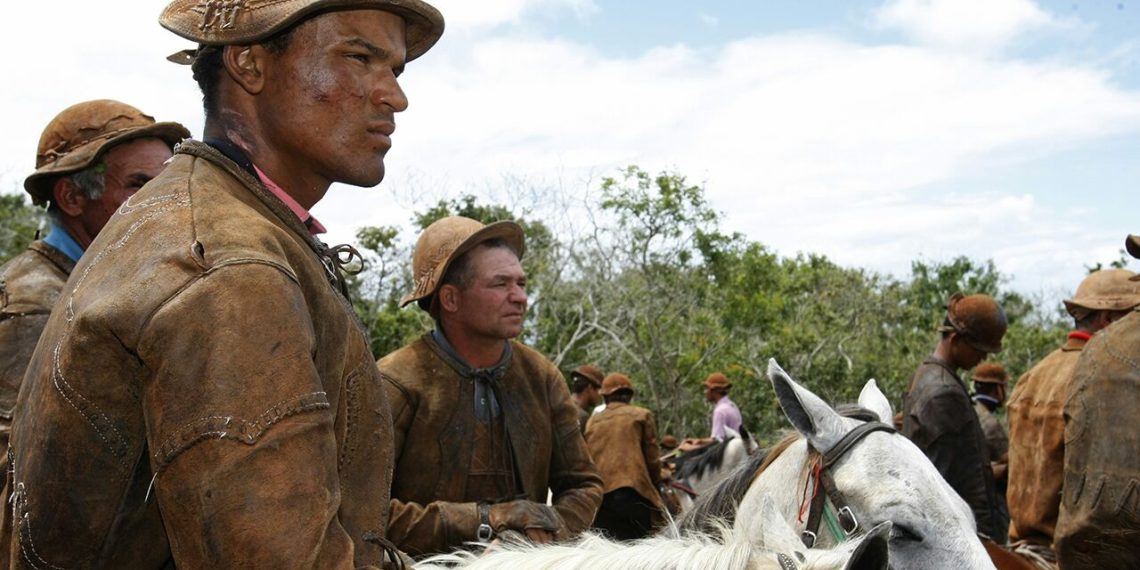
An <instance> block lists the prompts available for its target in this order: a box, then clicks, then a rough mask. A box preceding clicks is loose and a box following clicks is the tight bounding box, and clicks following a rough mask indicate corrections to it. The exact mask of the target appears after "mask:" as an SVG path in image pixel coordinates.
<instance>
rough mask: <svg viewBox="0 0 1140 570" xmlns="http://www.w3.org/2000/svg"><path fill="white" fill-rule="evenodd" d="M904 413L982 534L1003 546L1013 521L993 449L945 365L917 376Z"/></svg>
mask: <svg viewBox="0 0 1140 570" xmlns="http://www.w3.org/2000/svg"><path fill="white" fill-rule="evenodd" d="M910 386H911V389H910V393H908V394H907V396H906V403H905V404H904V407H903V430H902V433H903V435H905V436H907V437H908V438H910V440H911V441H913V442H914V444H915V445H917V446H918V448H919V449H921V450H922V452H923V453H925V454H926V456H927V457H928V458H930V462H931V463H933V464H934V466H935V467H936V468H937V469H938V472H939V473H941V474H942V477H943V478H944V479H946V482H947V483H949V484H950V486H951V487H953V488H954V490H955V491H957V492H958V494H959V495H960V496H961V497H962V498H963V499H965V501H966V503H967V504H969V505H970V510H972V511H973V512H974V520H975V521H976V522H977V525H978V532H980V533H982V534H985V535H986V536H988V537H990V538H992V539H994V540H995V541H997V542H999V543H1004V542H1005V540H1006V533H1007V532H1008V528H1009V519H1008V518H1007V517H1006V516H1004V514H1003V513H1002V507H1001V503H1000V501H999V499H998V496H997V491H996V488H995V484H994V476H993V470H992V469H990V461H989V452H988V445H987V444H986V436H985V434H983V433H982V426H981V424H979V423H978V416H977V414H976V413H974V409H973V406H972V405H971V402H970V396H969V393H968V392H967V391H966V385H965V384H964V383H963V382H962V379H961V378H959V377H958V375H957V374H955V373H954V371H953V370H950V368H949V367H947V366H946V363H945V362H943V361H942V360H940V359H938V358H935V357H931V358H928V359H927V360H926V361H925V362H923V363H922V365H921V366H919V367H918V369H917V370H915V372H914V376H913V377H912V378H911V382H910Z"/></svg>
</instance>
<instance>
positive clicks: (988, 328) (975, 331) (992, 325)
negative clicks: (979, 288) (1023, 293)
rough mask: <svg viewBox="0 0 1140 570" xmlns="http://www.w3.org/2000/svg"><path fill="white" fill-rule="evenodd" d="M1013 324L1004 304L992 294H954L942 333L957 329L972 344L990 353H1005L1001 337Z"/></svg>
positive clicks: (947, 306) (948, 305)
mask: <svg viewBox="0 0 1140 570" xmlns="http://www.w3.org/2000/svg"><path fill="white" fill-rule="evenodd" d="M1008 326H1009V324H1008V322H1007V321H1006V319H1005V312H1004V311H1002V310H1001V305H998V303H997V301H995V300H994V299H993V297H990V296H989V295H983V294H981V293H978V294H974V295H963V294H962V293H954V294H953V295H951V296H950V300H949V302H947V303H946V324H944V325H942V326H941V327H939V329H938V330H939V331H942V332H956V333H958V334H959V335H961V336H962V338H963V340H965V341H966V342H967V343H968V344H969V345H970V346H972V347H974V348H976V349H978V350H980V351H982V352H986V353H989V354H994V353H997V352H1001V349H1002V346H1001V340H1002V337H1004V336H1005V330H1006V328H1008Z"/></svg>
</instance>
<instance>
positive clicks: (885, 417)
mask: <svg viewBox="0 0 1140 570" xmlns="http://www.w3.org/2000/svg"><path fill="white" fill-rule="evenodd" d="M859 405H860V406H862V407H864V408H867V409H868V410H871V411H872V412H875V414H876V415H877V416H879V421H880V422H883V423H886V424H890V423H891V422H892V421H894V417H895V413H894V412H893V411H891V402H890V401H889V400H887V397H886V396H884V395H883V392H882V391H881V390H879V385H878V384H877V383H875V379H874V378H872V379H870V380H868V381H867V383H866V384H864V385H863V391H862V392H859Z"/></svg>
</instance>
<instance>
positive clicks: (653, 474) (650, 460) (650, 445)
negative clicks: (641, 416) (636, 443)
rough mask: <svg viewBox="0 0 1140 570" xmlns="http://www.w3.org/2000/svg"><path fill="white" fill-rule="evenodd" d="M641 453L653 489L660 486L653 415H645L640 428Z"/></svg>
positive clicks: (659, 460) (659, 469) (659, 468)
mask: <svg viewBox="0 0 1140 570" xmlns="http://www.w3.org/2000/svg"><path fill="white" fill-rule="evenodd" d="M641 453H642V455H643V456H644V457H645V467H646V469H648V470H649V480H650V482H652V483H653V488H655V489H656V488H657V486H658V485H660V484H661V450H660V448H659V447H657V422H656V421H655V420H654V419H653V414H652V413H649V414H646V417H645V424H644V425H643V426H642V434H641Z"/></svg>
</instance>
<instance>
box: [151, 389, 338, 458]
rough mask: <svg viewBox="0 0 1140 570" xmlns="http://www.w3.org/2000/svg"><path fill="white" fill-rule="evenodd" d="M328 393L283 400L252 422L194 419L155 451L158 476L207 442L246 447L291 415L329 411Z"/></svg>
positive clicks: (243, 420) (223, 417) (226, 418)
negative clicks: (173, 462) (219, 441)
mask: <svg viewBox="0 0 1140 570" xmlns="http://www.w3.org/2000/svg"><path fill="white" fill-rule="evenodd" d="M328 408H329V400H328V394H326V393H325V392H310V393H308V394H301V395H299V396H294V397H292V398H289V399H287V400H282V401H280V402H278V403H276V404H274V405H272V406H270V407H269V408H267V409H266V410H265V411H264V412H262V413H261V414H259V415H258V416H257V417H256V418H254V419H252V420H246V419H242V418H239V417H235V416H206V417H202V418H198V419H196V420H193V421H191V422H189V423H187V424H186V425H184V426H182V427H180V428H178V429H177V430H175V432H174V433H173V434H171V435H170V437H168V438H166V440H165V441H163V442H162V444H160V445H159V446H158V450H157V451H155V452H154V460H155V463H156V464H157V469H155V472H156V474H157V473H158V472H161V471H162V470H163V469H164V468H165V467H166V466H167V465H169V464H170V463H171V462H172V461H174V459H175V458H176V457H178V456H179V455H181V454H182V453H183V452H185V451H187V450H188V449H190V448H191V447H194V446H195V445H196V444H198V443H199V442H202V441H205V440H207V439H230V440H233V441H238V442H241V443H244V444H246V445H253V444H255V443H257V441H258V440H260V439H261V436H263V435H265V432H267V431H269V428H270V427H272V426H273V425H274V424H276V423H278V422H280V421H281V420H284V419H286V418H288V417H290V416H294V415H297V414H302V413H305V412H312V411H316V410H327V409H328Z"/></svg>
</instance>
